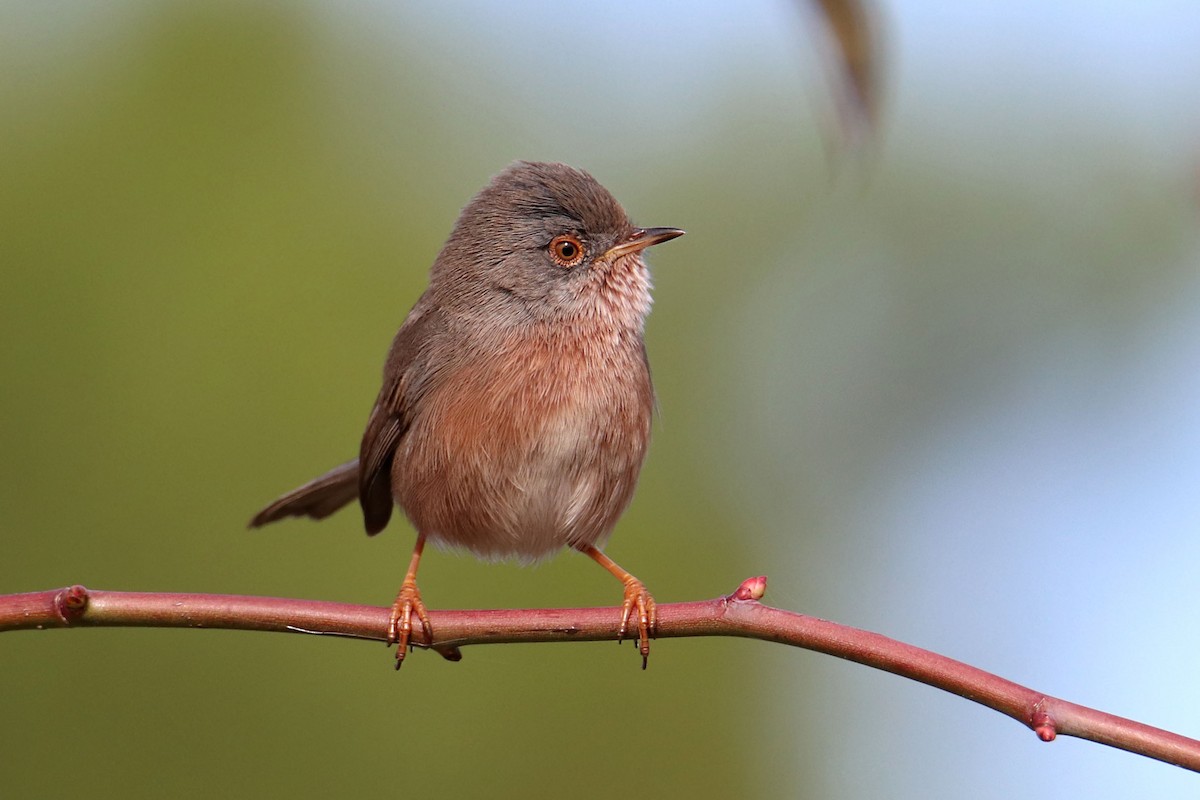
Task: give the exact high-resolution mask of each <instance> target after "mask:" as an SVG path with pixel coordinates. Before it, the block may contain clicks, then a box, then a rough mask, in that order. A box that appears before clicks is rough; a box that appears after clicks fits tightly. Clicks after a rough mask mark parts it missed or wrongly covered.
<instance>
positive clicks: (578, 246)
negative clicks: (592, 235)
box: [550, 233, 583, 267]
mask: <svg viewBox="0 0 1200 800" xmlns="http://www.w3.org/2000/svg"><path fill="white" fill-rule="evenodd" d="M550 257H551V258H553V259H554V261H555V263H556V264H558V265H559V266H560V267H574V266H576V265H577V264H579V262H580V261H583V243H581V242H580V241H579V238H578V237H576V236H572V235H571V234H569V233H564V234H563V235H562V236H555V237H554V238H553V239H552V240H551V241H550Z"/></svg>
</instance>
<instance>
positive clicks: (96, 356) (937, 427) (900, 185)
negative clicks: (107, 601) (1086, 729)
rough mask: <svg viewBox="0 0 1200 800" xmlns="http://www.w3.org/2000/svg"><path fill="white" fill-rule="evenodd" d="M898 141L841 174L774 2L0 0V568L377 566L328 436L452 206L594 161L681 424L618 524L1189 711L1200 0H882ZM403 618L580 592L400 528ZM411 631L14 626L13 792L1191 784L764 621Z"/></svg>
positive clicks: (315, 569)
mask: <svg viewBox="0 0 1200 800" xmlns="http://www.w3.org/2000/svg"><path fill="white" fill-rule="evenodd" d="M878 6H879V11H880V18H879V22H880V24H881V25H882V26H883V27H884V30H885V37H886V38H885V45H884V46H885V49H884V54H885V57H884V61H883V67H884V73H885V93H884V103H883V108H882V111H883V113H882V121H883V126H882V136H881V139H880V140H879V142H878V144H877V146H876V147H874V148H873V149H871V150H869V151H868V152H866V153H860V154H859V156H858V157H857V158H851V159H841V160H837V161H830V160H829V159H828V155H829V148H828V147H827V146H826V143H825V142H824V141H823V139H822V131H823V130H828V128H829V124H830V120H831V119H832V108H833V101H832V99H831V96H830V93H829V89H828V81H827V74H826V72H825V71H826V70H827V69H828V62H827V61H824V60H823V59H822V56H821V53H822V52H823V51H822V46H823V45H822V36H821V30H820V27H819V26H818V25H817V24H816V22H815V20H814V19H813V18H811V17H809V16H808V15H806V14H805V13H803V7H802V6H799V5H797V4H795V3H788V2H783V1H782V0H779V1H778V2H755V3H715V2H714V3H674V4H672V3H662V4H642V3H633V2H614V3H604V4H565V5H564V4H559V3H551V2H540V3H539V2H519V3H503V4H500V3H496V4H483V3H452V4H438V5H436V6H435V5H433V4H420V5H417V4H412V5H411V6H410V5H400V4H392V3H382V2H375V3H356V4H349V3H341V4H317V3H289V4H282V3H241V2H236V3H235V2H171V3H160V2H142V3H139V2H123V3H104V4H89V3H68V2H47V3H19V2H7V3H4V4H3V5H0V376H2V379H3V383H2V386H3V391H2V392H0V469H2V470H3V480H0V544H2V549H0V592H16V591H30V590H38V589H48V588H52V587H57V586H62V585H66V584H69V583H75V582H79V583H84V584H86V585H88V586H91V587H93V588H105V589H128V590H175V591H207V592H233V593H246V594H262V595H279V596H293V597H308V598H322V599H331V600H341V601H347V602H362V603H374V604H378V605H383V604H386V603H388V602H390V600H391V597H392V594H393V592H394V591H395V589H396V587H397V586H398V583H399V580H400V577H401V574H402V570H403V568H404V565H405V563H406V560H407V557H408V552H409V548H410V547H411V544H412V533H411V531H410V530H409V529H408V528H407V527H406V526H404V525H395V524H394V525H393V527H392V529H389V530H388V531H387V533H386V534H385V535H384V536H381V537H379V538H378V539H368V538H367V537H365V536H363V535H362V531H361V523H360V521H359V519H357V518H356V515H355V514H354V513H343V514H340V515H338V516H337V517H335V518H333V519H331V520H327V521H326V522H324V523H322V524H313V523H308V522H306V521H305V522H300V521H295V522H289V523H286V524H283V525H278V526H273V527H271V528H269V529H267V530H263V531H258V532H253V533H251V532H248V531H247V530H246V529H245V525H246V521H247V519H248V518H249V517H250V515H251V514H252V513H253V512H254V511H255V510H257V508H259V507H260V506H261V505H262V504H263V503H264V502H266V501H268V500H270V499H272V498H273V497H275V496H276V495H277V494H278V493H280V492H281V491H283V490H286V489H288V488H291V487H292V486H294V485H296V484H297V483H299V482H301V481H303V480H306V479H307V478H309V477H310V476H312V475H314V474H316V473H318V472H320V471H322V470H324V469H325V468H327V467H328V466H331V465H333V464H335V463H339V462H340V461H342V460H343V459H345V458H347V457H349V456H351V455H353V454H354V453H355V452H356V448H357V444H358V439H359V435H360V433H361V429H362V425H363V423H364V420H365V417H366V413H367V411H368V409H369V407H370V404H371V402H372V399H373V397H374V393H375V391H376V388H377V381H378V375H379V370H380V366H381V363H382V358H383V354H384V352H385V350H386V347H387V345H388V342H389V341H390V337H391V335H392V333H393V332H394V330H395V328H396V327H397V326H398V324H399V322H400V321H401V319H402V318H403V316H404V314H405V313H406V311H407V310H408V308H409V306H410V305H411V303H412V302H413V301H414V300H415V299H416V297H417V295H418V294H419V292H420V290H421V288H422V286H423V285H424V281H425V274H426V270H427V268H428V265H429V264H430V263H431V261H432V259H433V257H434V255H435V254H436V252H437V250H438V248H439V246H440V244H441V242H442V241H443V239H444V237H445V236H446V234H447V233H448V231H449V228H450V225H451V223H452V221H453V219H454V217H455V215H456V214H457V211H458V209H459V208H460V207H461V205H462V204H463V203H464V202H465V201H466V200H467V199H468V198H469V197H470V196H471V195H472V194H473V193H474V192H475V191H476V190H477V189H478V188H479V187H480V186H482V185H483V183H484V182H485V181H486V180H487V179H488V177H489V176H491V175H492V174H494V173H495V172H497V171H498V170H499V169H501V168H502V167H503V166H504V165H506V164H507V163H509V162H510V161H512V160H514V159H517V158H530V159H544V160H563V161H567V162H569V163H572V164H575V165H578V166H582V167H584V168H587V169H588V170H590V171H592V172H593V173H594V174H595V175H596V176H597V177H598V178H599V179H600V180H601V181H602V182H604V183H605V184H606V185H607V186H609V188H611V189H612V190H613V192H614V193H615V194H616V195H617V196H618V197H619V198H620V199H621V200H622V202H623V203H624V204H625V205H626V207H627V208H628V209H629V210H630V212H631V214H632V215H633V217H634V219H635V220H637V221H639V222H641V223H642V224H647V225H676V226H680V227H683V228H686V229H687V230H688V232H689V233H688V236H687V237H685V238H684V239H681V240H679V241H677V242H672V243H671V244H670V245H668V246H665V247H663V248H661V249H656V250H655V251H654V252H653V253H652V257H651V260H652V262H653V266H654V268H655V275H656V284H657V304H656V308H655V312H654V314H653V315H652V317H651V320H650V325H649V330H648V346H649V350H650V354H651V360H652V362H653V365H654V369H655V376H656V381H657V386H658V390H659V395H660V405H661V408H662V411H661V415H660V419H659V420H658V425H657V429H656V438H655V442H654V445H653V448H652V452H651V456H650V459H649V462H648V464H647V467H646V469H645V472H644V474H643V478H642V482H641V487H640V490H639V493H638V496H637V498H636V500H635V501H634V504H633V506H632V508H631V509H630V511H629V512H628V514H627V515H626V516H625V518H624V519H623V521H622V523H621V524H620V526H619V527H618V530H617V532H616V534H615V536H614V537H613V540H612V542H611V545H610V547H609V552H610V553H612V554H613V555H614V557H615V558H617V560H618V561H620V562H621V563H623V564H625V565H627V566H628V567H629V568H630V569H631V570H633V571H634V572H635V573H636V574H638V575H639V576H640V577H642V578H643V579H645V580H646V582H647V583H648V584H649V586H650V587H651V589H652V590H653V591H654V592H655V594H656V596H657V597H658V598H659V599H660V600H661V601H664V602H665V601H674V600H685V599H699V598H705V597H712V596H716V595H718V594H722V593H726V592H728V591H731V590H732V589H733V588H734V587H735V586H737V584H738V582H739V581H741V580H742V579H743V578H745V577H747V576H750V575H753V574H759V573H764V572H765V573H767V574H768V575H769V576H770V578H771V583H770V587H769V591H768V595H767V600H768V601H771V602H773V603H774V604H776V605H780V606H783V607H787V608H791V609H795V610H800V611H804V612H807V613H812V614H816V615H819V616H823V617H827V618H831V619H835V620H838V621H840V622H845V623H848V624H853V625H857V626H860V627H865V628H868V629H872V630H876V631H880V632H883V633H886V634H888V635H891V636H893V637H896V638H899V639H902V640H905V641H908V642H911V643H913V644H917V645H920V646H923V647H927V648H930V649H933V650H936V651H939V652H942V653H945V654H948V655H951V656H954V657H957V658H960V659H962V660H965V661H967V662H969V663H973V664H975V665H978V666H980V667H983V668H986V669H989V670H993V671H995V672H998V673H1000V674H1002V675H1004V676H1006V677H1009V678H1011V679H1013V680H1017V681H1020V682H1023V683H1026V684H1028V685H1031V686H1034V687H1037V688H1039V689H1041V690H1043V691H1047V692H1050V693H1054V694H1057V695H1060V696H1063V697H1066V698H1068V699H1072V700H1075V701H1078V702H1082V703H1086V704H1090V705H1095V706H1098V707H1101V708H1103V709H1105V710H1108V711H1111V712H1113V713H1117V714H1122V715H1126V716H1131V717H1134V718H1137V719H1140V720H1143V721H1146V722H1149V723H1151V724H1155V725H1160V726H1163V727H1166V728H1169V729H1172V730H1176V731H1178V732H1181V733H1184V734H1189V735H1191V736H1198V735H1200V692H1197V682H1196V670H1195V664H1196V663H1197V662H1198V661H1200V645H1198V642H1200V625H1198V617H1197V608H1198V607H1200V581H1198V580H1197V577H1196V576H1197V568H1198V566H1200V536H1198V535H1197V534H1198V533H1200V491H1198V490H1197V487H1198V485H1200V234H1198V229H1197V219H1198V208H1197V196H1198V190H1200V173H1198V165H1200V102H1197V97H1198V90H1200V11H1197V9H1196V6H1195V4H1194V3H1190V2H1184V1H1182V0H1181V1H1180V2H1141V3H1113V4H1096V3H1090V2H1082V1H1080V2H1067V1H1066V0H1063V1H1062V2H1032V1H1030V2H1011V3H1003V4H1001V3H996V4H990V5H987V6H985V5H984V4H942V3H921V2H905V1H904V0H881V2H880V3H879V4H878ZM421 579H422V587H423V588H424V591H425V597H426V600H427V601H428V602H429V604H430V605H431V606H433V607H459V608H469V607H496V606H541V605H546V606H554V605H600V604H611V603H614V602H615V601H616V599H617V587H616V586H615V585H614V583H613V582H612V581H611V579H610V578H609V577H608V576H606V575H605V574H603V573H602V572H601V571H600V570H599V569H597V568H596V567H595V566H594V565H592V564H591V563H590V562H587V561H586V559H583V558H580V557H578V556H573V555H563V556H561V557H559V558H557V559H555V560H553V561H551V562H548V563H546V564H543V565H541V566H539V567H537V568H533V569H529V568H520V567H517V566H513V565H495V564H491V565H488V564H479V563H477V562H475V561H474V560H472V559H470V558H466V557H461V556H456V555H453V554H443V553H432V554H431V555H430V556H429V557H427V558H426V560H425V563H424V564H423V566H422V574H421ZM465 656H466V657H465V660H464V661H463V662H461V663H459V664H449V663H445V662H443V661H442V660H441V659H439V658H437V657H436V656H433V655H431V654H427V653H420V652H418V653H416V654H415V655H414V656H413V657H412V658H411V659H410V661H409V662H408V663H407V665H406V666H405V668H404V671H403V673H402V674H400V675H396V674H394V673H393V672H392V670H391V669H390V654H389V653H388V652H387V651H385V649H384V648H383V646H382V645H372V644H367V643H360V642H351V641H344V640H329V639H321V638H316V637H301V636H279V635H268V634H255V633H244V632H218V631H173V630H167V631H157V630H119V629H98V630H78V631H52V632H45V633H35V632H20V633H12V634H9V635H6V636H5V637H4V638H3V641H2V642H0V675H2V676H3V683H4V690H3V691H2V692H0V720H3V724H0V794H3V795H4V796H5V797H14V798H15V797H26V798H32V797H48V796H56V795H64V794H68V793H70V794H81V793H86V794H87V795H88V796H89V797H92V798H97V799H99V798H110V797H112V798H117V797H119V798H129V797H150V796H172V797H179V798H188V797H197V798H198V797H214V796H223V797H269V796H284V795H286V796H291V797H318V796H331V795H335V794H336V795H338V796H347V797H357V796H389V795H397V796H412V797H421V796H435V795H440V796H445V795H447V794H450V795H453V796H460V795H463V796H489V797H530V796H534V797H536V796H569V797H577V798H592V797H612V796H624V795H628V794H633V795H636V796H640V797H654V798H671V797H686V798H695V797H731V796H757V797H836V798H875V797H904V798H907V797H914V798H915V797H921V798H959V797H973V798H1009V797H1013V796H1017V795H1024V794H1027V793H1029V792H1034V793H1037V794H1042V795H1045V796H1060V797H1091V798H1124V797H1129V796H1152V797H1156V798H1168V797H1194V796H1195V795H1196V792H1197V783H1196V778H1195V777H1194V776H1191V775H1189V774H1187V773H1184V772H1183V771H1181V770H1177V769H1175V768H1172V767H1167V766H1165V765H1162V764H1158V763H1156V762H1151V761H1148V760H1146V759H1142V758H1139V757H1136V756H1132V755H1128V754H1125V753H1120V752H1117V751H1113V750H1109V749H1107V748H1103V747H1100V746H1098V745H1093V744H1088V743H1082V742H1078V741H1074V740H1069V739H1064V740H1060V741H1058V742H1055V743H1054V744H1051V745H1045V744H1042V743H1040V742H1038V741H1037V739H1036V738H1035V737H1034V736H1033V735H1032V734H1031V733H1029V732H1027V731H1025V730H1024V729H1022V728H1021V727H1020V726H1018V725H1017V724H1016V723H1014V722H1012V721H1010V720H1008V719H1006V718H1003V717H1001V716H999V715H997V714H994V713H992V712H989V711H986V710H984V709H982V708H980V707H977V706H975V705H973V704H971V703H969V702H967V701H965V700H962V699H960V698H956V697H951V696H947V695H943V694H942V693H939V692H937V691H934V690H932V689H929V688H926V687H923V686H919V685H916V684H912V683H909V682H907V681H904V680H902V679H899V678H896V677H893V676H890V675H886V674H882V673H877V672H874V671H872V670H868V669H864V668H862V667H859V666H855V665H851V664H847V663H842V662H840V661H836V660H834V659H830V658H827V657H824V656H818V655H814V654H810V653H805V652H800V651H793V650H788V649H785V648H783V647H779V646H772V645H767V644H764V643H759V642H745V641H734V640H671V641H662V642H659V643H658V644H657V645H656V646H655V648H654V654H653V658H652V660H651V668H650V669H649V670H648V671H647V672H645V673H642V672H641V671H640V670H639V669H638V668H637V667H638V664H637V658H636V656H635V654H634V652H633V651H632V650H631V649H630V648H629V647H628V645H626V646H625V647H621V648H618V647H617V646H616V645H613V644H610V643H597V644H574V645H570V646H567V645H542V646H532V645H530V646H505V647H489V648H475V649H468V650H467V651H466V652H465Z"/></svg>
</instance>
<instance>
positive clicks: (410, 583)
mask: <svg viewBox="0 0 1200 800" xmlns="http://www.w3.org/2000/svg"><path fill="white" fill-rule="evenodd" d="M424 550H425V534H423V533H418V534H417V544H416V546H415V547H413V554H412V561H411V562H409V565H408V572H407V573H405V575H404V583H402V584H400V591H399V592H398V593H397V594H396V602H395V603H393V604H392V615H391V617H390V618H389V619H388V627H387V643H388V644H389V645H392V644H396V645H399V646H398V647H397V648H396V669H400V667H402V666H403V665H404V655H405V653H406V652H407V651H408V640H409V637H410V636H411V635H412V617H413V614H416V615H417V619H419V620H420V621H421V628H422V629H423V630H424V631H425V640H426V641H427V642H432V641H433V626H432V625H430V624H429V614H428V613H427V612H426V611H425V604H424V603H422V602H421V592H420V590H419V589H417V567H418V566H419V565H420V563H421V553H422V552H423V551H424Z"/></svg>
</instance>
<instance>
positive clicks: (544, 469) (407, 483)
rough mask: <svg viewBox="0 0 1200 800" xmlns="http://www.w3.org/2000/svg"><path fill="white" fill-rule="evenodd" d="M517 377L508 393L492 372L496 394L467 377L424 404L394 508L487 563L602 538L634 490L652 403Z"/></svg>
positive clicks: (401, 465)
mask: <svg viewBox="0 0 1200 800" xmlns="http://www.w3.org/2000/svg"><path fill="white" fill-rule="evenodd" d="M639 366H640V363H639ZM576 375H578V372H576ZM516 377H517V378H520V379H521V380H520V381H517V382H515V383H513V384H512V386H513V389H512V391H509V392H505V391H497V390H496V388H497V383H496V381H495V378H494V376H493V377H492V378H491V379H490V381H489V386H490V389H491V391H489V392H483V393H481V392H476V391H472V389H471V387H470V385H469V384H468V383H466V382H464V383H460V384H458V385H457V386H456V387H452V388H450V389H448V390H447V391H446V392H444V393H443V395H444V396H442V397H439V398H437V400H438V402H434V403H430V404H427V408H428V410H429V414H428V415H427V416H426V417H424V418H421V419H417V420H414V422H413V427H412V428H411V429H410V430H409V431H408V433H407V434H406V435H405V437H404V440H403V441H402V443H401V446H400V448H399V449H398V451H397V454H396V461H395V464H394V466H393V494H394V496H395V498H396V500H397V502H398V503H399V505H400V506H401V507H402V508H403V509H404V510H405V513H406V514H407V515H408V517H409V519H410V520H411V521H412V523H413V524H414V525H415V526H416V527H417V529H418V530H420V531H421V532H423V533H425V535H426V536H427V537H428V538H429V539H430V540H431V541H433V542H435V543H439V544H442V545H447V546H450V547H454V548H461V549H466V550H469V551H471V552H473V553H475V554H477V555H480V556H483V557H485V558H510V557H511V558H516V559H519V560H524V561H532V560H536V559H539V558H542V557H545V556H547V555H550V554H551V553H553V552H555V551H557V550H559V549H561V548H563V547H566V546H577V545H585V544H598V543H600V542H602V541H603V540H604V539H605V538H607V536H608V534H609V532H610V531H611V530H612V527H613V525H614V524H615V523H616V520H617V518H618V517H619V516H620V515H621V513H622V512H623V511H624V510H625V507H626V506H627V505H628V503H629V500H630V498H631V497H632V495H633V489H634V486H635V484H636V482H637V476H638V472H639V471H640V469H641V464H642V460H643V458H644V455H645V450H646V444H647V439H648V436H649V427H650V409H651V401H650V399H649V397H648V396H647V397H646V398H645V400H644V401H643V400H642V399H640V396H639V394H638V393H636V392H631V391H630V389H631V388H632V387H628V386H619V385H613V384H612V383H611V382H610V383H608V384H604V383H601V382H599V381H596V382H592V383H590V384H580V383H579V382H578V381H576V382H575V383H572V384H569V385H566V386H564V385H563V383H562V382H561V381H559V382H554V381H546V380H544V376H542V375H538V374H535V375H533V376H530V375H528V374H526V375H519V374H518V375H517V376H516ZM551 377H553V376H551ZM539 379H542V380H540V381H539ZM500 385H501V386H503V384H500ZM646 390H647V391H648V378H647V383H646Z"/></svg>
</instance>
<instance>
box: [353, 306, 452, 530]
mask: <svg viewBox="0 0 1200 800" xmlns="http://www.w3.org/2000/svg"><path fill="white" fill-rule="evenodd" d="M442 325H443V317H442V314H441V311H440V310H439V309H438V308H437V307H436V306H434V305H433V304H432V302H431V301H430V300H429V299H428V296H425V297H422V298H421V300H420V301H418V303H417V305H416V306H415V307H414V308H413V310H412V311H411V312H410V313H409V315H408V319H406V320H405V321H404V325H402V326H401V327H400V330H399V332H398V333H397V334H396V338H395V339H394V340H393V341H392V349H391V351H390V352H389V353H388V360H387V365H386V366H385V367H384V371H383V386H382V387H381V388H380V390H379V397H377V398H376V400H375V407H374V408H372V409H371V416H370V417H369V418H368V419H367V429H366V431H365V432H364V433H363V438H362V445H361V447H360V448H359V452H358V463H359V471H358V502H359V503H360V504H361V505H362V511H363V524H364V525H365V526H366V529H367V533H368V534H370V535H372V536H374V535H375V534H377V533H379V532H380V531H381V530H383V529H384V528H385V527H386V526H387V524H388V520H389V519H391V517H392V506H393V500H392V461H393V459H394V458H395V455H396V447H397V446H398V445H399V444H400V439H401V437H403V436H404V433H405V431H407V430H408V426H409V424H410V422H411V420H412V408H413V406H414V403H415V402H416V398H417V397H418V396H419V395H420V394H421V393H422V392H423V388H424V383H425V380H424V378H425V377H426V376H427V372H428V370H427V369H426V366H425V364H426V359H427V358H428V355H429V352H430V349H431V348H430V344H431V340H432V339H433V338H434V337H435V336H436V335H437V333H438V331H439V330H440V329H441V328H442Z"/></svg>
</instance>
